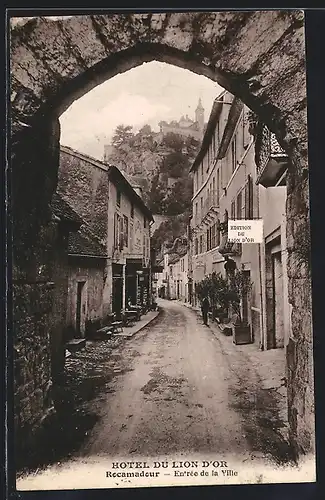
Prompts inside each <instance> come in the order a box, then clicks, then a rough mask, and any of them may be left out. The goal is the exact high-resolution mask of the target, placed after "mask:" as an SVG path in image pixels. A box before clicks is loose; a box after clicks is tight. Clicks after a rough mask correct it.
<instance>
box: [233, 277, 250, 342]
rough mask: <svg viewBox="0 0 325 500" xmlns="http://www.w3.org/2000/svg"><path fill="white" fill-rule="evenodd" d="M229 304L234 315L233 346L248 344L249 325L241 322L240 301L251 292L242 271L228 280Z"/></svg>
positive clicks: (248, 282) (247, 279)
mask: <svg viewBox="0 0 325 500" xmlns="http://www.w3.org/2000/svg"><path fill="white" fill-rule="evenodd" d="M229 285H230V288H229V296H228V299H229V302H230V304H231V307H232V310H233V312H234V313H235V315H236V321H235V323H234V324H233V325H232V334H233V342H234V344H236V345H238V344H250V343H251V342H252V338H251V329H250V325H249V324H247V322H246V321H244V320H243V318H242V314H241V300H242V299H243V297H244V296H245V295H246V294H248V293H249V292H250V290H251V287H252V283H251V282H250V280H249V278H248V277H247V275H246V274H245V273H244V272H243V271H237V272H236V273H235V274H234V276H232V277H231V279H230V280H229Z"/></svg>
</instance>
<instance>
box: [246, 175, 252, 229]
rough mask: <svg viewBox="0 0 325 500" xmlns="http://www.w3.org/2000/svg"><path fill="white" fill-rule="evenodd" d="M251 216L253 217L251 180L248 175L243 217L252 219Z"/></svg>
mask: <svg viewBox="0 0 325 500" xmlns="http://www.w3.org/2000/svg"><path fill="white" fill-rule="evenodd" d="M253 217H254V206H253V180H252V177H251V175H248V176H247V182H246V186H245V218H246V219H253Z"/></svg>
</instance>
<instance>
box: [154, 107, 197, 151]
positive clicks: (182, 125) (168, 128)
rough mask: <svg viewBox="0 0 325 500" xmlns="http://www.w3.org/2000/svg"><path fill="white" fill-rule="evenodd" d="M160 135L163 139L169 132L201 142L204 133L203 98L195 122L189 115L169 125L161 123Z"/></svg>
mask: <svg viewBox="0 0 325 500" xmlns="http://www.w3.org/2000/svg"><path fill="white" fill-rule="evenodd" d="M158 125H159V127H160V135H161V136H162V137H163V136H165V135H166V134H168V133H169V132H173V133H174V134H178V135H182V136H183V137H189V136H191V137H194V139H196V140H198V141H201V139H202V137H203V133H204V128H205V123H204V107H203V106H202V101H201V98H200V99H199V102H198V105H197V108H196V110H195V120H191V118H189V116H188V115H186V116H185V118H184V116H182V117H181V119H180V120H179V121H176V120H173V121H171V122H169V123H167V122H165V121H161V122H159V124H158Z"/></svg>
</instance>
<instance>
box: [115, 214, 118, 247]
mask: <svg viewBox="0 0 325 500" xmlns="http://www.w3.org/2000/svg"><path fill="white" fill-rule="evenodd" d="M118 219H119V216H118V214H117V213H116V212H115V214H114V248H115V249H117V248H118V233H119V220H118Z"/></svg>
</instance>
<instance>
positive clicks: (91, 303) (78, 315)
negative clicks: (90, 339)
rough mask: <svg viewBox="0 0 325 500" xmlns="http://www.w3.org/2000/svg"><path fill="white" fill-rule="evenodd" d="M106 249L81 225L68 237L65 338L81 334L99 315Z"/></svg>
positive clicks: (80, 335) (101, 314) (101, 308)
mask: <svg viewBox="0 0 325 500" xmlns="http://www.w3.org/2000/svg"><path fill="white" fill-rule="evenodd" d="M106 262H107V251H106V248H105V246H104V245H103V244H101V243H100V242H99V241H98V239H97V238H96V237H95V236H94V235H93V234H92V233H91V231H90V230H89V228H88V227H87V225H86V224H83V225H82V227H81V228H80V230H79V231H78V232H77V233H73V234H70V236H69V249H68V265H69V280H68V297H67V300H68V307H67V317H66V328H65V332H66V340H69V339H70V338H71V337H77V338H78V337H85V335H86V333H87V324H88V323H89V322H93V321H96V320H101V319H102V318H103V290H104V282H105V267H106Z"/></svg>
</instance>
